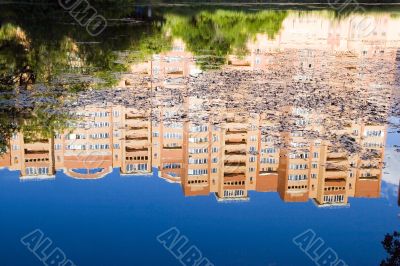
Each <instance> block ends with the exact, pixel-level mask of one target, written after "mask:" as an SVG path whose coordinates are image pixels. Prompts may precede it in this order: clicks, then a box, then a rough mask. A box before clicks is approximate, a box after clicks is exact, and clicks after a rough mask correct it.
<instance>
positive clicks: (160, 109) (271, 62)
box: [0, 14, 400, 206]
mask: <svg viewBox="0 0 400 266" xmlns="http://www.w3.org/2000/svg"><path fill="white" fill-rule="evenodd" d="M353 19H354V16H353V17H349V18H347V19H344V20H341V21H340V22H338V23H332V22H330V20H329V19H326V18H321V17H320V16H314V15H313V14H311V15H308V16H305V17H302V18H299V17H297V16H289V17H288V18H286V19H285V21H284V23H283V27H282V29H281V31H280V33H279V34H278V35H277V36H276V38H275V39H273V40H270V39H268V36H266V35H257V36H256V38H255V39H254V40H251V41H249V42H248V44H247V48H248V51H249V53H248V54H247V55H245V56H242V57H238V56H236V55H231V56H229V59H228V61H227V64H226V65H224V66H223V71H232V72H229V73H232V75H234V76H235V77H236V76H238V75H239V74H238V73H242V72H246V71H247V73H248V72H249V71H250V72H257V71H259V72H262V73H264V74H265V76H264V77H267V78H266V79H265V80H260V81H259V82H260V83H263V82H264V83H268V82H269V83H270V84H273V86H276V87H275V88H273V89H279V88H280V89H281V90H286V89H288V90H289V87H290V86H293V88H291V89H293V91H294V92H293V94H294V95H297V96H298V97H299V99H307V97H304V95H301V88H302V86H307V87H313V86H314V87H315V91H318V89H319V88H320V87H326V86H330V87H332V90H333V91H335V93H336V95H337V94H340V93H342V92H343V93H344V92H348V91H358V90H359V89H363V90H364V91H366V93H365V94H363V95H361V94H360V95H354V98H357V100H358V101H360V103H361V102H364V103H366V104H368V105H370V106H374V107H377V110H378V111H377V112H376V113H375V114H359V116H357V115H354V114H352V113H351V112H350V111H351V110H350V111H346V112H347V113H346V112H344V111H343V110H345V109H346V108H345V106H344V105H345V104H346V103H345V104H344V105H343V106H340V102H338V104H336V105H333V104H332V105H330V106H328V107H327V106H311V107H309V108H305V107H304V103H301V102H300V100H299V99H297V100H298V101H297V102H293V103H291V104H287V105H286V106H278V107H277V108H275V109H272V108H271V109H268V108H266V107H265V108H264V107H263V105H262V104H263V102H268V101H270V102H272V101H273V100H274V97H271V98H268V99H267V98H266V97H265V96H264V95H259V96H257V95H254V93H253V92H249V91H248V90H247V88H246V86H247V83H246V82H247V81H248V80H246V79H241V78H239V79H238V80H235V82H232V87H231V88H228V90H225V89H226V88H224V86H226V84H227V82H224V81H223V79H224V78H228V79H229V77H230V76H228V77H225V76H223V75H222V74H220V73H219V72H214V73H213V74H212V75H217V76H218V75H220V77H218V78H217V80H215V79H213V78H211V77H209V76H207V75H208V74H204V75H203V76H205V79H207V80H209V81H210V83H209V84H200V85H199V86H203V87H206V89H205V90H204V91H203V94H201V93H199V92H198V90H197V89H196V85H198V84H192V83H191V82H192V81H191V80H190V79H189V77H190V76H196V75H198V74H200V73H201V72H202V71H201V70H200V69H199V67H197V65H196V56H195V55H193V54H192V53H191V52H189V51H187V50H186V47H185V44H184V43H183V42H182V41H181V40H179V39H176V40H175V41H174V43H173V49H172V50H171V51H169V52H166V53H163V54H158V55H154V56H153V57H152V59H151V60H149V61H148V62H143V63H140V64H135V65H132V66H131V71H130V73H129V74H126V75H123V76H122V78H121V82H120V84H119V87H123V88H124V89H126V90H127V91H128V92H129V94H130V95H141V94H143V93H144V96H143V97H142V98H143V99H142V100H138V101H137V102H136V103H135V104H134V106H132V107H129V106H127V105H123V104H116V103H113V101H112V100H110V101H109V102H108V103H107V104H104V103H102V104H89V105H86V106H84V107H81V108H78V109H76V110H72V111H71V114H72V115H73V117H75V119H74V120H73V121H71V122H70V129H68V130H66V131H65V132H59V133H58V134H56V135H55V136H54V138H52V139H41V138H38V139H36V140H29V141H28V140H27V139H26V138H24V134H23V133H16V134H15V135H14V136H13V138H12V139H11V140H10V149H9V151H8V152H7V153H6V154H5V155H3V156H2V157H1V158H0V167H8V168H9V169H11V170H18V171H20V173H21V174H20V176H21V177H20V178H21V179H22V180H26V179H42V178H54V177H55V174H56V171H58V170H62V171H63V172H64V173H65V174H66V175H67V176H69V177H72V178H77V179H97V178H102V177H105V176H106V175H107V174H109V173H111V172H112V171H113V169H114V168H119V169H120V173H121V174H123V175H130V176H134V175H152V173H153V169H154V168H156V169H157V172H158V176H159V177H160V178H163V179H165V180H166V181H168V182H171V183H177V184H180V185H181V186H182V189H183V193H184V195H185V196H198V195H209V194H211V193H213V194H214V195H215V196H216V198H217V200H218V201H245V200H248V199H249V192H250V191H257V192H276V193H278V194H279V195H280V197H281V199H282V200H284V201H285V202H305V201H308V200H310V199H312V200H313V201H314V202H315V203H316V205H318V206H332V205H337V206H346V205H347V204H348V199H349V198H350V197H379V196H380V186H381V180H382V168H383V158H384V149H385V142H386V135H387V128H386V125H385V123H384V122H382V121H383V120H385V119H386V118H387V115H388V106H389V105H390V103H389V102H388V99H387V98H386V99H385V97H386V96H387V95H390V92H391V90H392V86H393V84H394V83H395V75H396V69H397V65H396V62H397V61H396V56H397V55H398V49H399V40H400V31H399V29H398V27H396V25H398V20H397V19H393V18H389V17H388V16H386V15H384V16H379V17H377V18H376V23H377V24H376V25H375V28H374V30H373V32H372V34H370V35H368V36H359V35H357V33H355V32H353V28H352V24H351V22H352V21H353ZM396 23H397V24H396ZM299 47H300V48H299ZM215 73H217V74H215ZM251 78H252V77H251V76H250V79H251ZM243 80H244V81H243ZM225 81H226V80H225ZM236 81H238V82H236ZM252 81H254V79H253V80H252ZM256 82H258V81H257V80H256ZM143 84H144V85H143ZM212 86H214V88H215V90H213V89H210V88H211V87H212ZM241 86H242V87H243V88H241ZM273 86H272V87H273ZM296 86H297V87H296ZM377 89H378V90H379V93H378V94H377V93H376V90H377ZM143 91H145V92H143ZM385 93H386V94H385ZM380 94H382V95H383V96H382V97H380V96H379V95H380ZM336 95H334V94H333V96H332V97H336ZM246 96H250V97H249V98H246ZM306 96H307V95H306ZM302 97H304V98H302ZM308 97H310V96H308ZM311 97H317V96H316V94H315V95H313V96H311ZM309 100H310V101H311V100H312V99H311V98H309ZM348 100H349V102H350V101H352V100H353V99H348ZM258 103H260V104H259V105H258ZM349 104H350V103H349ZM246 106H258V108H253V109H252V110H251V111H249V110H248V109H246V108H245V107H246ZM378 107H379V108H378ZM362 108H363V107H362V106H359V109H358V110H356V111H359V112H362V111H363V109H362ZM250 109H251V108H250ZM337 114H340V115H342V114H344V115H343V117H335V116H336V115H337ZM363 115H364V116H369V117H368V118H369V119H365V120H363V119H360V116H363ZM375 118H377V119H375ZM330 121H334V122H335V123H333V124H330ZM339 122H340V123H339ZM339 124H340V126H339ZM332 125H333V126H332ZM315 133H318V134H315Z"/></svg>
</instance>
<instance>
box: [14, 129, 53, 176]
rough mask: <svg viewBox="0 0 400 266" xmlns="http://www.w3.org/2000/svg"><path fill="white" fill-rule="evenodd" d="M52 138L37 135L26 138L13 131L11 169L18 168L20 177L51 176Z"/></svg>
mask: <svg viewBox="0 0 400 266" xmlns="http://www.w3.org/2000/svg"><path fill="white" fill-rule="evenodd" d="M52 144H53V142H52V140H51V139H47V138H43V137H40V136H39V137H37V138H36V139H28V138H27V137H26V136H24V135H23V134H21V133H15V134H14V135H13V136H12V139H11V143H10V147H11V150H10V156H11V158H10V159H11V166H10V169H12V170H20V172H21V179H43V178H53V177H54V174H55V169H54V150H53V149H52Z"/></svg>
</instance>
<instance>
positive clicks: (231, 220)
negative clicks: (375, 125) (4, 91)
mask: <svg viewBox="0 0 400 266" xmlns="http://www.w3.org/2000/svg"><path fill="white" fill-rule="evenodd" d="M383 185H387V186H390V185H389V184H385V183H384V184H383ZM396 201H397V198H396V197H395V196H394V195H391V196H389V197H384V198H379V199H362V198H361V199H360V198H358V199H354V198H351V199H350V200H349V202H350V207H349V208H336V209H332V208H329V209H327V208H318V207H316V206H315V205H314V204H313V203H312V201H309V202H307V203H285V202H283V201H282V200H281V199H280V198H279V195H278V194H277V193H257V192H253V193H250V201H249V202H242V203H229V204H226V203H218V202H217V201H216V199H215V196H214V195H210V196H208V197H184V196H183V194H182V191H181V187H180V186H179V185H177V184H170V183H167V182H165V181H164V180H162V179H160V178H158V177H157V173H154V176H152V177H144V176H143V177H140V176H139V177H138V176H132V177H126V176H120V175H119V169H115V170H114V172H113V173H112V174H110V175H108V176H107V177H105V178H103V179H100V180H75V179H72V178H69V177H67V176H66V175H64V174H63V173H62V172H59V173H57V177H56V179H55V180H49V181H40V182H21V181H19V178H18V172H10V171H8V170H1V171H0V217H1V218H0V228H1V240H0V245H1V246H0V261H1V263H0V265H24V266H27V265H43V264H42V262H41V261H40V260H39V259H38V258H37V257H36V256H34V255H33V254H32V253H31V252H30V251H29V250H28V249H27V247H25V246H24V245H22V244H21V242H20V239H21V237H23V236H24V235H26V234H28V233H29V232H31V231H33V230H34V229H40V230H41V231H42V232H43V233H44V234H45V236H46V237H49V238H50V239H51V240H52V241H53V246H57V247H60V249H62V250H63V251H64V252H65V254H66V256H67V257H68V258H69V259H71V260H72V261H73V262H74V263H75V264H76V265H107V266H108V265H181V264H180V262H179V261H178V260H177V259H176V258H175V257H174V256H173V255H172V254H171V253H169V252H168V250H166V249H165V248H164V247H163V246H162V245H161V244H160V243H159V242H158V241H157V239H156V237H157V235H159V234H161V233H163V232H164V231H166V230H167V229H169V228H171V227H176V228H178V230H179V231H180V233H181V234H182V235H185V236H187V238H188V239H189V244H190V245H196V246H197V247H198V248H199V250H200V251H201V252H202V254H203V256H204V257H207V258H208V259H209V260H210V261H211V262H212V263H214V264H215V265H232V266H233V265H314V262H313V261H312V260H311V259H310V258H309V257H308V256H307V255H306V254H304V253H303V252H302V251H301V250H300V249H299V247H297V246H296V245H295V244H293V241H292V239H293V238H294V237H295V236H297V235H299V234H301V233H302V232H304V231H305V230H307V229H312V230H313V231H314V232H315V233H316V235H317V236H318V237H321V239H323V241H324V242H325V244H324V247H323V248H322V249H325V248H327V247H331V248H332V249H333V250H335V251H336V252H337V254H338V256H339V258H341V259H342V260H344V261H345V262H346V263H347V264H348V265H378V264H379V262H380V261H381V260H382V259H383V258H384V257H385V256H386V254H385V251H384V250H383V248H382V245H381V243H380V242H381V241H382V240H383V238H384V235H385V234H386V233H388V232H393V231H394V230H396V229H399V225H400V223H399V221H400V220H399V216H398V213H399V208H398V206H397V202H396Z"/></svg>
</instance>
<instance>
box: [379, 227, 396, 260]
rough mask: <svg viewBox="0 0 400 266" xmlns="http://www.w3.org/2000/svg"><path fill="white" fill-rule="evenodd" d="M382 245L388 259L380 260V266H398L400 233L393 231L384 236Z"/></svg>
mask: <svg viewBox="0 0 400 266" xmlns="http://www.w3.org/2000/svg"><path fill="white" fill-rule="evenodd" d="M382 245H383V248H384V249H385V250H386V252H387V253H388V257H387V258H386V259H385V260H382V262H381V266H393V265H400V232H398V231H394V232H393V234H386V235H385V239H384V240H383V241H382Z"/></svg>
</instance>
